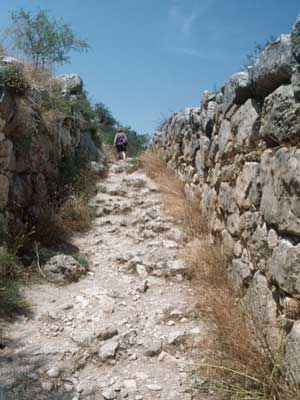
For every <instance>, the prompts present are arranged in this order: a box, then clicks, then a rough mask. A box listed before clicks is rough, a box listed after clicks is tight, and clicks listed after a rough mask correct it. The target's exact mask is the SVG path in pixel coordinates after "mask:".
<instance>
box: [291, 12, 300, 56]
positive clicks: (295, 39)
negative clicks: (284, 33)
mask: <svg viewBox="0 0 300 400" xmlns="http://www.w3.org/2000/svg"><path fill="white" fill-rule="evenodd" d="M291 41H292V54H293V56H294V57H295V59H296V60H297V61H298V63H300V15H298V16H297V18H296V21H295V23H294V25H293V30H292V34H291Z"/></svg>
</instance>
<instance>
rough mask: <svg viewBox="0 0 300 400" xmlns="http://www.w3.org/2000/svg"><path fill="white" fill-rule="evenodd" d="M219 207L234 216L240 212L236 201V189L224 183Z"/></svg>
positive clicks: (219, 198)
mask: <svg viewBox="0 0 300 400" xmlns="http://www.w3.org/2000/svg"><path fill="white" fill-rule="evenodd" d="M218 201H219V206H220V208H221V209H222V210H223V211H225V212H226V213H229V214H232V213H235V212H237V211H238V209H237V206H236V203H235V200H234V188H233V187H232V186H230V184H229V183H228V182H222V183H221V185H220V190H219V197H218Z"/></svg>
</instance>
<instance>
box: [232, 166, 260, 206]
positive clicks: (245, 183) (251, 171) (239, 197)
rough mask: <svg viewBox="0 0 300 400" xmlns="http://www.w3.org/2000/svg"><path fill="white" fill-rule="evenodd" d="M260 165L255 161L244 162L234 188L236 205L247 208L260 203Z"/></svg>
mask: <svg viewBox="0 0 300 400" xmlns="http://www.w3.org/2000/svg"><path fill="white" fill-rule="evenodd" d="M259 172H260V166H259V163H256V162H246V163H245V165H244V167H243V170H242V172H241V173H240V175H239V176H238V179H237V181H236V188H235V198H236V202H237V204H238V206H239V207H240V208H243V209H249V208H250V207H251V206H259V203H260V181H259Z"/></svg>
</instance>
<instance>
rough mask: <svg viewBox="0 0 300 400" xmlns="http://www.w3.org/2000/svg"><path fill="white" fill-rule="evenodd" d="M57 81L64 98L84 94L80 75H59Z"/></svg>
mask: <svg viewBox="0 0 300 400" xmlns="http://www.w3.org/2000/svg"><path fill="white" fill-rule="evenodd" d="M56 80H57V82H58V83H59V85H60V86H61V91H62V94H63V95H64V96H66V97H69V96H71V95H80V94H82V90H83V82H82V79H81V77H80V76H79V75H77V74H71V75H59V76H58V77H57V78H56Z"/></svg>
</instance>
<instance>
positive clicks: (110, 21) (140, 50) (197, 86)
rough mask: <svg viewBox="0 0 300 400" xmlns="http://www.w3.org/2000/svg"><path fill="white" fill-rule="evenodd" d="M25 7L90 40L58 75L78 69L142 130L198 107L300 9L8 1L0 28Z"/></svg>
mask: <svg viewBox="0 0 300 400" xmlns="http://www.w3.org/2000/svg"><path fill="white" fill-rule="evenodd" d="M20 7H24V8H26V9H32V10H35V9H37V7H40V8H45V9H47V10H49V11H50V12H51V14H52V15H53V16H60V17H62V18H63V19H64V20H65V21H66V22H68V23H70V24H71V25H72V26H73V27H74V29H75V31H76V32H77V33H78V35H79V36H81V37H82V38H84V39H86V40H87V41H88V42H89V43H90V45H91V47H92V49H91V50H90V51H89V52H88V53H87V54H74V55H73V57H72V63H71V64H70V65H66V66H64V67H62V68H59V69H58V72H64V73H79V74H80V75H81V76H82V78H83V79H84V82H85V88H86V89H87V90H88V92H89V94H90V96H91V98H92V100H93V101H95V102H97V101H101V102H103V103H105V104H106V105H107V106H109V107H110V109H111V111H112V112H113V114H114V115H115V116H116V117H117V118H118V119H119V120H120V121H122V123H123V124H128V125H131V126H132V127H133V128H134V129H135V130H137V132H138V133H146V132H148V133H152V132H153V131H154V130H155V128H156V126H157V125H158V124H159V122H160V121H161V120H162V119H163V118H164V117H166V116H168V115H169V114H170V113H172V112H174V111H178V110H181V109H183V108H185V107H191V106H197V105H199V103H200V100H201V94H202V92H203V91H204V90H205V89H208V90H209V89H213V88H214V86H221V85H222V84H223V83H224V81H226V80H227V79H228V77H229V76H230V75H231V74H232V73H234V72H237V71H238V70H239V69H240V68H241V67H242V65H243V60H244V58H245V55H246V54H247V53H249V52H250V51H251V50H252V49H253V47H254V43H255V42H263V41H265V40H266V39H267V38H269V37H270V36H271V35H273V36H278V35H279V34H280V33H289V32H290V30H291V25H292V24H293V22H294V20H295V18H296V16H297V14H299V13H300V3H299V1H296V0H295V1H294V0H288V1H282V0H248V1H241V0H85V1H82V0H51V1H49V0H47V1H46V0H9V1H4V0H2V1H1V7H0V27H5V26H7V24H8V23H9V18H8V15H9V11H10V10H16V9H18V8H20Z"/></svg>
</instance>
